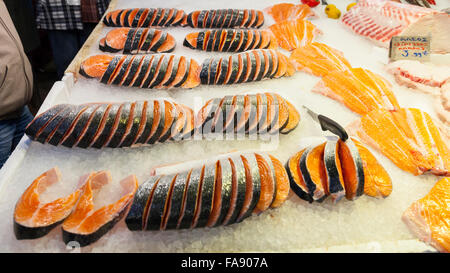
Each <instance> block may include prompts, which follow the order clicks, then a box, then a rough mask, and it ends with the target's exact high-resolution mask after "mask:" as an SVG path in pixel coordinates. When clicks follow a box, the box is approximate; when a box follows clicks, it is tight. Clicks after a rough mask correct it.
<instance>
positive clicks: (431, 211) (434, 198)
mask: <svg viewBox="0 0 450 273" xmlns="http://www.w3.org/2000/svg"><path fill="white" fill-rule="evenodd" d="M449 200H450V178H442V179H441V180H439V181H438V182H436V184H435V185H434V186H433V188H432V189H431V190H430V192H429V193H428V194H427V195H425V196H424V197H423V198H421V199H419V200H417V201H416V202H414V203H412V204H411V206H409V208H408V209H407V210H406V211H405V212H404V213H403V215H402V220H403V222H404V223H405V224H406V225H407V226H408V228H409V230H410V231H411V232H412V233H413V234H414V235H415V236H416V237H418V238H419V239H420V240H422V241H424V242H426V243H428V244H430V245H431V246H433V247H434V248H436V249H437V250H438V251H440V252H446V253H448V252H450V225H449V219H450V206H449V204H450V202H449Z"/></svg>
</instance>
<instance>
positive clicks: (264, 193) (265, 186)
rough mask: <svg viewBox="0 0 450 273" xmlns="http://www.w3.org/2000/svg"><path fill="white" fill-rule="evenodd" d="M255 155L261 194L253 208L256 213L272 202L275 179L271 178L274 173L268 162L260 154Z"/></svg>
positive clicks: (265, 208)
mask: <svg viewBox="0 0 450 273" xmlns="http://www.w3.org/2000/svg"><path fill="white" fill-rule="evenodd" d="M255 157H256V161H257V162H258V168H259V175H260V177H261V194H260V197H259V201H258V203H257V204H256V207H255V210H254V213H257V214H258V213H261V212H263V211H265V210H267V209H268V208H269V207H270V205H271V204H272V202H273V200H274V195H275V191H276V188H275V187H276V185H275V183H276V181H274V179H273V177H274V174H273V173H272V170H271V167H270V165H269V164H270V163H269V162H267V161H266V160H265V159H264V157H263V156H262V155H260V154H257V153H255Z"/></svg>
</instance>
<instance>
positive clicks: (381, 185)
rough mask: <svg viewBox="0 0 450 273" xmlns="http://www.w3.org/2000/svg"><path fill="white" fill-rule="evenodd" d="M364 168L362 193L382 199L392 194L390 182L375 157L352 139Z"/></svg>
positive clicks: (389, 178)
mask: <svg viewBox="0 0 450 273" xmlns="http://www.w3.org/2000/svg"><path fill="white" fill-rule="evenodd" d="M352 141H353V143H354V144H355V146H356V149H357V150H358V153H359V156H360V157H361V161H362V164H363V168H364V193H365V194H366V195H368V196H372V197H377V198H384V197H387V196H389V195H390V194H391V193H392V180H391V177H390V176H389V174H388V173H387V172H386V170H385V169H384V168H383V166H382V165H381V164H380V163H379V162H378V160H377V159H376V157H375V156H374V155H373V154H372V153H371V152H370V151H369V149H368V148H367V147H365V146H364V145H363V144H362V143H361V142H359V141H357V140H356V139H354V138H352Z"/></svg>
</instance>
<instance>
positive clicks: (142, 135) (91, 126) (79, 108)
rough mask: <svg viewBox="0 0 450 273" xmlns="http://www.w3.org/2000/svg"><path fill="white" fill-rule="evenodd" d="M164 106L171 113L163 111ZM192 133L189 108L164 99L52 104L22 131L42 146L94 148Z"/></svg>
mask: <svg viewBox="0 0 450 273" xmlns="http://www.w3.org/2000/svg"><path fill="white" fill-rule="evenodd" d="M155 105H157V107H158V108H157V109H155V107H154V106H155ZM166 105H168V106H171V109H172V110H171V111H168V112H166V110H165V108H166V107H165V106H166ZM175 109H178V110H177V111H176V110H175ZM181 110H182V111H181ZM166 117H167V120H171V123H167V122H166ZM179 118H181V119H180V121H179ZM178 121H179V123H178ZM175 125H176V126H175ZM193 132H194V115H193V111H192V109H190V108H189V107H187V106H184V105H179V104H177V103H175V102H169V101H165V100H158V101H157V100H155V101H136V102H125V103H88V104H81V105H70V104H62V105H56V106H54V107H52V108H50V109H48V110H47V111H45V112H43V113H42V114H40V115H38V116H37V117H36V118H35V119H34V120H33V121H32V122H31V123H30V125H29V126H28V128H27V129H26V134H27V135H28V136H29V138H30V139H32V140H35V141H40V142H42V143H48V144H51V145H55V146H56V145H63V146H66V147H69V148H71V147H80V148H90V147H93V148H97V149H98V148H103V147H112V148H115V147H130V146H133V145H137V144H153V143H155V142H156V141H159V142H164V141H169V140H175V139H176V140H181V139H183V138H184V137H187V136H188V135H191V134H192V133H193ZM162 134H164V135H162ZM178 135H180V136H178Z"/></svg>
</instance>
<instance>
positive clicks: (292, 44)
mask: <svg viewBox="0 0 450 273" xmlns="http://www.w3.org/2000/svg"><path fill="white" fill-rule="evenodd" d="M269 29H270V31H271V32H272V33H273V36H275V37H276V39H277V42H278V45H279V46H280V47H281V48H283V49H285V50H287V51H292V50H294V49H296V48H299V47H303V46H306V45H308V44H310V43H312V42H314V40H315V38H316V36H318V35H319V34H322V31H321V30H320V29H318V28H317V27H316V26H315V25H314V24H313V23H311V22H310V21H307V20H303V19H295V20H286V21H282V22H279V23H275V24H273V25H271V26H270V27H269Z"/></svg>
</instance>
